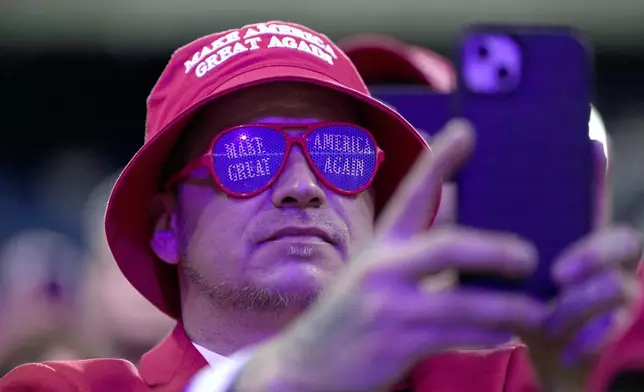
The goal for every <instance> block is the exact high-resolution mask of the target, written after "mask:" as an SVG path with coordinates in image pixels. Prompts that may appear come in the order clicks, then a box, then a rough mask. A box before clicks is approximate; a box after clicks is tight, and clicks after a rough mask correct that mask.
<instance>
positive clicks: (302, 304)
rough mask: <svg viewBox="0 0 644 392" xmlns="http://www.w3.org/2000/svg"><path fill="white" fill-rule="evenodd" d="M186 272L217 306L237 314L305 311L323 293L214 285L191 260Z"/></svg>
mask: <svg viewBox="0 0 644 392" xmlns="http://www.w3.org/2000/svg"><path fill="white" fill-rule="evenodd" d="M183 270H184V273H185V275H186V277H187V278H188V279H189V280H190V281H191V282H193V284H195V285H196V286H197V287H198V288H199V290H201V291H202V292H203V293H204V295H206V296H207V297H208V298H209V299H210V301H211V303H212V304H213V305H215V306H217V307H226V308H229V309H231V310H236V311H254V312H276V311H283V310H290V311H292V310H305V309H307V308H308V307H309V306H311V305H312V304H314V303H315V302H316V301H317V299H318V298H319V297H320V294H321V291H322V290H313V289H312V290H310V291H308V292H289V291H283V290H277V289H273V288H266V287H257V286H253V285H252V284H239V283H231V282H216V283H213V282H210V281H209V280H208V279H207V278H206V277H205V276H204V275H203V274H201V273H200V272H199V271H198V269H197V268H195V266H194V265H193V264H192V263H190V262H188V261H187V260H186V262H184V263H183Z"/></svg>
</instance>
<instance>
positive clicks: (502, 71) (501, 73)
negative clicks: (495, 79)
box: [497, 67, 509, 79]
mask: <svg viewBox="0 0 644 392" xmlns="http://www.w3.org/2000/svg"><path fill="white" fill-rule="evenodd" d="M497 73H498V75H499V78H501V79H505V78H507V77H508V75H509V72H508V70H507V68H505V67H501V68H499V69H498V71H497Z"/></svg>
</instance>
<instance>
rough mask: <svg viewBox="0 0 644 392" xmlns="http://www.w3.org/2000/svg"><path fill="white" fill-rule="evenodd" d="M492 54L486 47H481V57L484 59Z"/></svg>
mask: <svg viewBox="0 0 644 392" xmlns="http://www.w3.org/2000/svg"><path fill="white" fill-rule="evenodd" d="M488 54H490V52H489V51H488V50H487V48H486V47H485V46H481V47H479V57H480V58H482V59H484V58H486V57H487V55H488Z"/></svg>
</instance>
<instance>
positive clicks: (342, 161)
mask: <svg viewBox="0 0 644 392" xmlns="http://www.w3.org/2000/svg"><path fill="white" fill-rule="evenodd" d="M306 142H307V144H308V149H309V153H310V154H311V158H312V160H313V164H314V165H315V167H316V168H317V170H318V171H319V172H320V173H321V174H322V176H324V178H326V180H327V181H329V182H330V183H331V184H332V185H333V186H335V187H336V188H338V189H340V190H343V191H346V192H353V191H358V190H361V189H363V188H364V187H365V186H366V185H367V184H368V183H369V180H371V178H372V177H373V175H374V172H375V170H376V156H377V151H376V146H375V145H374V142H373V141H372V139H371V137H370V136H369V134H367V133H366V131H363V130H362V129H360V128H357V127H354V126H351V125H329V126H326V127H322V128H319V129H316V130H315V131H313V132H311V133H310V134H309V136H308V138H307V141H306Z"/></svg>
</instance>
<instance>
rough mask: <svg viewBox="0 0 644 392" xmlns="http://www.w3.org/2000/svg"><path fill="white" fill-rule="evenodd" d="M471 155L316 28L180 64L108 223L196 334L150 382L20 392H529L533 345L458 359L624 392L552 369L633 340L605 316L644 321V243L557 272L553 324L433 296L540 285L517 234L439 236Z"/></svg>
mask: <svg viewBox="0 0 644 392" xmlns="http://www.w3.org/2000/svg"><path fill="white" fill-rule="evenodd" d="M473 144H474V138H473V133H472V131H471V130H470V128H469V127H468V126H467V124H465V123H463V122H462V121H460V122H459V121H455V122H454V123H452V124H450V125H449V126H448V127H447V129H446V131H445V132H444V133H443V134H442V135H441V136H439V137H438V138H436V140H435V142H434V145H433V148H434V152H433V154H431V153H430V152H429V149H428V148H427V145H426V143H425V142H424V140H423V139H422V137H420V135H419V134H418V133H417V132H416V131H415V130H414V129H413V128H412V127H411V126H410V125H409V123H407V122H406V121H405V120H404V119H403V118H402V117H401V116H400V115H398V114H397V113H396V112H394V111H393V110H391V109H389V108H388V107H387V106H385V105H383V104H381V103H380V102H378V101H377V100H375V99H373V98H371V97H370V96H369V93H368V91H367V89H366V87H365V85H364V83H363V82H362V80H361V78H360V77H359V75H358V74H357V72H356V70H355V68H354V67H353V65H352V64H351V63H350V61H349V60H348V58H347V57H346V56H345V55H344V54H343V53H342V52H341V51H340V50H339V48H338V47H337V46H335V45H334V44H333V43H332V42H330V41H329V40H328V38H326V37H325V36H323V35H321V34H319V33H316V32H314V31H311V30H309V29H307V28H306V27H303V26H300V25H294V24H289V23H284V22H268V23H259V24H254V25H249V26H245V27H242V28H241V29H236V30H229V31H226V32H223V33H219V34H214V35H211V36H208V37H203V38H200V39H198V40H196V41H194V42H193V43H191V44H188V45H186V46H184V47H182V48H180V49H179V50H178V51H177V52H175V54H174V55H173V57H172V59H171V60H170V63H169V65H168V67H167V68H166V70H165V71H164V73H163V74H162V76H161V78H160V79H159V81H158V83H157V85H156V86H155V87H154V89H153V91H152V94H151V95H150V98H149V99H148V118H147V124H146V141H145V144H144V146H143V148H142V149H141V150H140V151H139V152H138V153H137V154H136V155H135V157H134V158H133V160H132V161H131V162H130V163H129V164H128V166H127V167H126V168H125V170H124V171H123V173H122V174H121V177H120V178H119V180H118V181H117V183H116V185H115V187H114V189H113V193H112V196H111V198H110V202H109V205H108V210H107V214H106V229H107V236H108V242H109V244H110V247H111V249H112V252H113V253H114V256H115V259H116V261H117V263H118V264H119V266H120V268H121V270H122V271H123V273H124V275H125V276H126V277H127V278H128V280H129V281H130V282H131V283H132V284H133V285H134V286H135V287H136V288H137V289H138V290H139V291H140V292H141V293H142V294H143V295H144V296H145V297H146V298H147V299H148V300H150V301H151V302H152V303H153V304H155V305H156V306H157V307H158V308H159V309H161V310H162V311H164V312H165V313H167V314H168V315H170V316H171V317H174V318H176V319H177V321H178V324H177V328H176V329H175V331H174V332H173V333H172V335H171V336H170V337H168V338H167V339H166V340H165V341H164V342H162V343H161V344H160V345H159V346H157V347H156V348H154V349H153V350H151V351H150V352H149V353H148V354H146V355H145V356H144V357H143V358H142V359H141V363H140V366H139V368H138V369H136V368H135V367H134V366H133V365H131V364H129V363H127V362H125V361H122V360H118V359H106V360H95V361H85V362H76V363H46V364H38V365H26V366H23V367H20V368H17V369H16V370H14V371H13V372H12V373H10V374H9V375H8V376H6V377H5V378H3V379H2V381H1V382H0V390H1V391H3V392H4V391H12V390H17V391H24V390H31V391H34V390H35V391H56V392H58V391H60V392H62V391H90V390H91V391H107V390H109V391H113V390H119V391H145V390H163V391H179V390H182V389H183V388H184V387H185V386H186V384H187V383H189V382H191V386H190V387H191V388H192V389H198V390H212V391H216V390H219V391H223V390H230V391H249V392H250V391H255V390H257V391H268V390H271V391H280V392H287V391H374V390H389V389H391V388H393V386H394V384H396V383H397V382H398V381H405V379H407V381H409V385H408V387H409V388H410V389H411V390H414V391H436V390H441V391H448V392H450V391H452V392H460V391H466V390H467V391H469V390H471V388H472V387H473V386H474V385H475V386H476V389H477V390H478V391H501V390H504V391H520V390H521V391H524V390H528V389H526V388H533V387H535V383H534V382H535V381H534V380H533V379H532V378H531V374H530V373H529V372H530V368H529V367H528V363H527V358H525V350H524V349H522V348H521V347H520V346H509V347H507V348H501V349H492V350H488V351H475V352H460V351H451V350H452V349H453V348H456V347H464V346H481V347H496V346H497V345H499V344H502V343H505V342H507V341H508V340H509V339H510V338H511V337H513V336H515V335H520V336H526V337H529V338H531V344H534V345H535V347H538V348H540V349H541V350H539V352H538V353H536V354H539V355H537V356H535V357H534V360H535V363H534V365H535V367H536V370H537V374H538V377H539V379H538V381H539V382H540V383H541V384H542V385H543V386H544V388H545V390H548V391H551V390H567V391H569V390H582V388H583V384H584V382H585V381H586V380H590V379H591V378H590V377H591V373H593V374H592V377H593V378H592V383H591V384H592V390H597V391H602V390H607V387H608V383H609V381H610V378H611V377H612V376H613V375H615V374H616V373H617V372H618V371H619V370H621V369H622V368H623V366H628V365H630V363H631V362H629V363H624V362H623V361H622V362H617V361H615V362H614V361H613V360H614V359H616V358H619V355H620V354H619V351H618V348H610V349H604V350H603V354H602V355H601V357H600V359H601V361H600V362H599V363H597V366H594V365H595V363H596V361H593V364H592V365H589V366H575V367H571V368H567V369H561V368H559V367H558V366H552V365H557V364H559V363H561V362H560V360H561V358H562V356H563V357H564V359H566V360H568V362H569V363H570V364H578V365H579V364H583V363H585V361H583V359H586V358H588V357H589V356H596V355H597V353H598V352H599V350H600V349H601V348H602V347H603V346H604V343H605V342H606V340H607V339H610V338H611V334H612V333H614V331H615V329H614V328H609V327H617V325H616V324H615V323H606V321H607V317H604V315H605V314H608V315H613V314H628V313H629V311H630V307H631V306H633V303H634V301H635V300H636V299H638V298H639V293H638V292H637V290H636V289H635V288H636V287H637V286H636V284H635V278H634V276H632V274H630V273H628V268H630V266H631V264H633V263H636V262H637V260H638V259H639V256H640V252H641V245H642V244H641V240H640V238H639V236H638V235H637V234H636V233H634V232H632V231H630V230H627V229H610V230H606V231H602V232H599V233H595V234H593V235H592V236H590V237H589V238H586V239H584V240H583V241H581V242H580V243H578V244H575V245H573V247H571V249H570V250H569V251H568V252H566V253H565V254H563V255H562V257H561V258H560V259H559V260H558V261H557V263H556V266H555V269H554V271H553V274H554V276H555V278H556V279H557V281H558V282H559V283H560V284H561V288H562V295H561V297H560V298H559V299H558V300H557V302H556V303H555V304H554V306H553V307H552V308H551V307H550V306H548V305H545V304H542V303H538V302H536V301H534V300H531V299H529V298H525V297H523V296H521V295H509V294H503V293H492V292H476V293H474V292H468V291H465V290H463V289H461V288H458V287H447V288H445V289H443V290H441V291H432V290H426V289H424V286H423V283H424V282H425V281H426V280H428V279H431V276H432V274H434V273H436V272H439V271H441V270H443V269H457V270H460V269H465V270H477V271H488V272H491V273H499V274H504V275H509V276H520V275H524V274H528V273H530V271H531V270H532V269H533V267H534V263H535V254H534V253H535V251H534V249H533V247H532V245H531V244H529V243H527V242H526V241H524V240H522V239H519V238H516V237H515V236H512V235H509V234H502V233H488V232H475V231H471V230H469V229H465V228H450V229H441V230H436V231H432V230H429V231H428V230H427V228H428V225H429V224H430V222H431V218H432V216H433V215H434V214H435V212H436V209H437V202H438V199H439V196H440V189H441V178H443V177H446V176H448V175H449V174H450V173H451V172H453V171H454V170H456V167H457V166H458V164H459V163H460V162H462V161H463V160H464V159H465V158H466V157H467V154H468V153H469V152H470V151H471V150H472V148H473ZM383 150H384V151H383ZM396 188H397V190H396ZM375 218H378V224H377V225H375V224H374V220H375ZM609 321H610V320H609ZM608 324H611V325H608ZM240 350H241V351H240ZM446 351H449V352H447V353H446ZM641 357H644V350H638V351H637V352H636V353H635V354H634V355H633V357H632V358H631V357H629V359H633V358H634V359H637V358H641ZM427 358H429V359H427ZM415 363H419V364H418V365H417V366H416V367H415V368H414V370H413V371H412V372H411V374H410V377H406V376H407V374H408V371H409V370H410V369H411V368H412V367H413V366H414V364H415ZM206 365H210V367H207V368H206V370H204V372H203V373H200V375H199V376H197V377H196V378H194V375H195V373H196V372H197V370H198V369H200V368H202V367H204V366H206ZM622 365H623V366H622ZM572 369H574V370H572ZM457 374H458V376H456V375H457ZM191 380H192V381H191ZM401 386H402V385H401Z"/></svg>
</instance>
